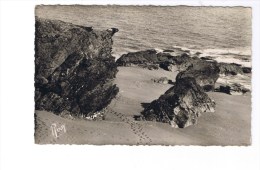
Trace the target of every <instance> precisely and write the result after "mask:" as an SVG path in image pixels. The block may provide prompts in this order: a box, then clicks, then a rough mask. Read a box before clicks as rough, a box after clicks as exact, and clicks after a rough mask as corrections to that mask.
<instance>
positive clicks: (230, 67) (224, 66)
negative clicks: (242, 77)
mask: <svg viewBox="0 0 260 170" xmlns="http://www.w3.org/2000/svg"><path fill="white" fill-rule="evenodd" d="M218 65H219V69H220V74H225V75H237V74H243V73H244V72H243V69H242V67H241V65H240V64H236V63H218Z"/></svg>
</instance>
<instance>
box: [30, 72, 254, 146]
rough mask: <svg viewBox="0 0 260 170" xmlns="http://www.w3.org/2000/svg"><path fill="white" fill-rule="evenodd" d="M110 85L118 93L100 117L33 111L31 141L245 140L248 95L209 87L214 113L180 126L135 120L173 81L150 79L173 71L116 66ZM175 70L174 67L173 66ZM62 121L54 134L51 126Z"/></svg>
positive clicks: (215, 142) (157, 142) (224, 142)
mask: <svg viewBox="0 0 260 170" xmlns="http://www.w3.org/2000/svg"><path fill="white" fill-rule="evenodd" d="M118 70H119V72H118V73H117V76H116V79H115V84H117V86H118V87H119V89H120V91H119V94H118V95H117V97H116V98H115V99H113V101H112V102H111V103H110V105H109V106H108V107H107V110H106V113H105V120H103V121H87V120H82V119H74V120H70V119H66V118H62V117H60V116H57V115H55V114H53V113H50V112H47V111H36V130H35V142H36V143H37V144H95V145H104V144H106V145H107V144H127V145H146V144H149V145H223V146H226V145H250V143H251V132H250V129H251V123H250V122H251V95H241V96H232V95H228V94H224V93H219V92H209V93H208V94H209V96H210V97H211V98H212V99H213V100H215V102H216V103H217V105H216V112H215V113H203V114H202V116H201V117H199V119H198V124H197V125H194V126H190V127H187V128H184V129H175V128H172V127H171V126H170V125H169V124H167V123H160V122H149V121H135V120H134V118H133V116H134V115H139V114H140V112H141V111H142V110H143V107H142V105H144V104H145V103H149V102H151V101H153V100H155V99H157V98H158V97H159V96H160V95H161V94H163V93H164V92H165V91H166V90H168V89H169V88H170V87H171V86H172V85H170V84H160V83H156V82H154V81H153V79H156V78H160V77H167V78H168V79H170V80H172V81H173V82H174V81H175V77H176V75H177V73H178V72H177V71H173V72H169V71H164V70H162V69H159V70H147V69H143V68H139V67H118ZM176 70H177V69H176ZM53 123H56V124H57V126H59V125H65V127H66V132H65V133H63V134H61V135H60V136H59V137H58V138H55V137H54V136H53V135H52V130H51V125H52V124H53Z"/></svg>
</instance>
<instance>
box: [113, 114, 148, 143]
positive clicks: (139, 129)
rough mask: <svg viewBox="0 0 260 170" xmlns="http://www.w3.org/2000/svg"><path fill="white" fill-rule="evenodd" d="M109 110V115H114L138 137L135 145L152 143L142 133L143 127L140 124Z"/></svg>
mask: <svg viewBox="0 0 260 170" xmlns="http://www.w3.org/2000/svg"><path fill="white" fill-rule="evenodd" d="M109 110H110V112H111V113H113V114H115V115H116V116H117V117H118V118H119V119H120V120H122V121H123V122H125V123H127V124H129V125H130V127H131V130H132V131H133V133H134V134H135V135H137V136H138V137H139V140H138V142H137V145H149V144H151V143H152V139H151V138H150V137H149V136H148V135H147V134H146V133H145V132H144V131H143V127H142V125H141V124H139V123H136V122H134V121H131V120H130V119H129V118H128V117H126V116H125V115H124V114H122V113H119V112H115V111H113V110H112V109H109Z"/></svg>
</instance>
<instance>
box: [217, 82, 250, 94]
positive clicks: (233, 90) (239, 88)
mask: <svg viewBox="0 0 260 170" xmlns="http://www.w3.org/2000/svg"><path fill="white" fill-rule="evenodd" d="M216 91H218V92H222V93H226V94H230V95H244V94H246V93H249V92H250V90H249V89H247V88H245V87H244V86H243V85H241V84H238V83H234V84H229V85H220V86H219V87H218V88H216Z"/></svg>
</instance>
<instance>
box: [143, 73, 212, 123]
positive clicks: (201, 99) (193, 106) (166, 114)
mask: <svg viewBox="0 0 260 170" xmlns="http://www.w3.org/2000/svg"><path fill="white" fill-rule="evenodd" d="M214 111H215V102H214V101H213V100H211V99H210V98H209V96H208V95H207V94H206V93H205V92H204V91H203V89H202V88H201V87H200V86H199V85H198V84H197V82H196V80H195V79H194V78H192V77H184V78H180V79H177V80H176V85H175V86H174V87H172V88H170V89H169V90H167V91H166V92H165V93H164V94H163V95H161V96H160V97H159V99H157V100H154V101H153V102H152V103H150V104H149V105H148V106H147V107H145V108H144V110H143V111H142V115H143V119H144V120H147V121H159V122H165V123H170V124H171V125H172V126H173V127H179V128H184V127H187V126H190V125H194V124H196V123H197V118H198V117H199V116H200V114H201V113H202V112H214Z"/></svg>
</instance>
